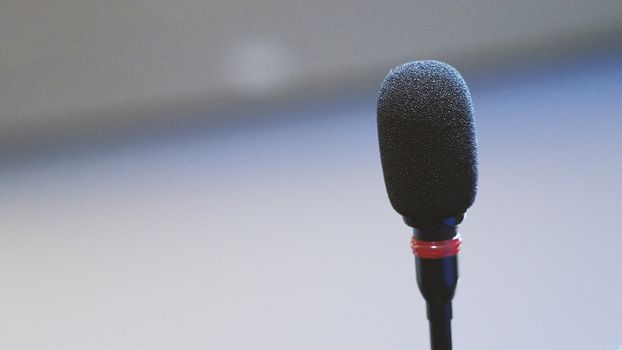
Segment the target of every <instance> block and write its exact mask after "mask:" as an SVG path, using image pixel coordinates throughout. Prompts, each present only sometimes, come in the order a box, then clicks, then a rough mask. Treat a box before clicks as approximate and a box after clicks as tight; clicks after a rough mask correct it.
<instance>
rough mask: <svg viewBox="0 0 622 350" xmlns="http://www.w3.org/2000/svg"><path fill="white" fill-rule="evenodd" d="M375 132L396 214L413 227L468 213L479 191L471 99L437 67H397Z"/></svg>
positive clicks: (385, 87)
mask: <svg viewBox="0 0 622 350" xmlns="http://www.w3.org/2000/svg"><path fill="white" fill-rule="evenodd" d="M377 113H378V134H379V140H380V155H381V158H382V168H383V171H384V178H385V184H386V187H387V192H388V194H389V199H390V200H391V204H392V205H393V208H395V210H397V212H399V213H400V214H402V215H403V216H404V217H406V218H408V219H409V220H410V221H411V222H413V223H421V222H431V221H435V220H439V219H444V218H448V217H452V216H458V215H460V214H462V213H464V212H465V211H466V210H467V209H468V208H469V207H470V206H471V204H473V200H474V199H475V192H476V187H477V159H476V148H477V146H476V140H475V130H474V126H473V107H472V103H471V96H470V93H469V90H468V88H467V86H466V83H465V82H464V80H463V79H462V77H461V76H460V73H458V71H456V70H455V69H454V68H453V67H451V66H449V65H448V64H445V63H443V62H439V61H415V62H410V63H406V64H403V65H401V66H398V67H395V68H394V69H392V70H391V71H390V72H389V74H388V75H387V77H386V78H385V80H384V82H383V84H382V87H381V89H380V98H379V99H378V110H377Z"/></svg>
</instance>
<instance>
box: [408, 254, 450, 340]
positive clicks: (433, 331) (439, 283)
mask: <svg viewBox="0 0 622 350" xmlns="http://www.w3.org/2000/svg"><path fill="white" fill-rule="evenodd" d="M415 264H416V268H417V284H418V285H419V290H420V291H421V294H423V297H424V298H425V300H426V302H427V314H428V320H429V321H430V343H431V345H432V350H451V318H452V309H451V300H452V299H453V297H454V292H455V290H456V285H457V283H458V257H457V256H456V255H454V256H450V257H446V258H440V259H423V258H419V257H416V258H415Z"/></svg>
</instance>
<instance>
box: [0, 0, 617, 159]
mask: <svg viewBox="0 0 622 350" xmlns="http://www.w3.org/2000/svg"><path fill="white" fill-rule="evenodd" d="M621 26H622V2H620V1H618V0H602V1H583V0H570V1H550V0H549V1H541V0H528V1H496V0H495V1H492V0H491V1H484V0H482V1H471V2H467V1H464V2H453V3H449V2H441V1H403V0H389V1H274V0H253V1H244V2H243V1H227V0H214V1H196V0H182V1H163V0H158V1H142V0H130V1H128V0H123V1H117V0H115V1H82V0H80V1H74V0H58V1H11V2H9V1H4V2H3V3H2V4H1V5H0V106H2V107H1V108H0V146H2V147H0V148H2V149H8V148H11V146H23V145H24V144H29V143H32V142H35V141H36V142H40V141H41V140H42V139H50V138H52V139H53V138H56V139H60V138H64V137H67V136H68V135H75V134H83V133H96V132H101V131H104V132H111V131H110V130H117V129H121V128H127V127H129V126H133V125H139V128H140V127H141V125H142V126H144V125H149V123H155V122H157V121H161V120H165V121H167V120H173V121H175V120H184V119H187V118H191V117H193V118H207V119H209V118H211V117H212V114H213V113H214V111H215V110H220V109H222V108H225V109H226V108H229V107H231V106H235V105H240V104H244V103H255V102H257V101H275V100H274V99H275V98H278V97H280V98H288V96H301V95H305V94H310V93H313V91H315V92H318V91H320V92H324V93H328V94H330V93H332V92H335V91H336V93H340V91H341V90H340V87H341V88H344V89H347V88H351V87H352V86H353V85H360V84H364V85H365V84H367V85H369V84H376V83H377V81H379V80H380V79H381V78H382V76H383V74H384V73H385V72H386V70H387V69H388V68H389V67H391V66H394V65H395V64H398V63H401V62H403V61H407V60H411V59H416V58H431V57H433V58H440V59H446V60H450V61H452V63H453V64H455V65H457V66H458V67H459V68H463V69H464V68H468V67H481V66H485V65H503V64H504V62H508V61H510V62H512V61H514V62H516V61H522V60H525V59H529V58H531V59H533V58H541V57H543V56H552V57H558V56H560V55H563V54H564V53H565V52H569V51H573V50H578V49H581V48H586V47H588V48H589V47H595V46H598V47H608V46H614V45H617V44H618V43H619V38H618V34H619V33H620V29H621ZM331 89H332V90H331ZM331 91H332V92H331ZM197 116H199V117H197ZM137 123H138V124H137ZM16 151H19V149H17V150H16Z"/></svg>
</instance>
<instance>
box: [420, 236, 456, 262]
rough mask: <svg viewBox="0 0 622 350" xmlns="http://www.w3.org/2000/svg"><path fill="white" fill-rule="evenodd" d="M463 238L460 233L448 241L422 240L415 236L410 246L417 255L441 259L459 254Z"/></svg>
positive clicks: (424, 257)
mask: <svg viewBox="0 0 622 350" xmlns="http://www.w3.org/2000/svg"><path fill="white" fill-rule="evenodd" d="M461 244H462V240H461V239H460V235H456V236H455V237H454V238H452V239H450V240H447V241H420V240H418V239H416V238H415V237H413V239H412V241H411V244H410V246H411V247H412V249H413V253H414V254H415V256H417V257H420V258H423V259H441V258H447V257H450V256H454V255H457V254H458V252H459V251H460V245H461Z"/></svg>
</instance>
